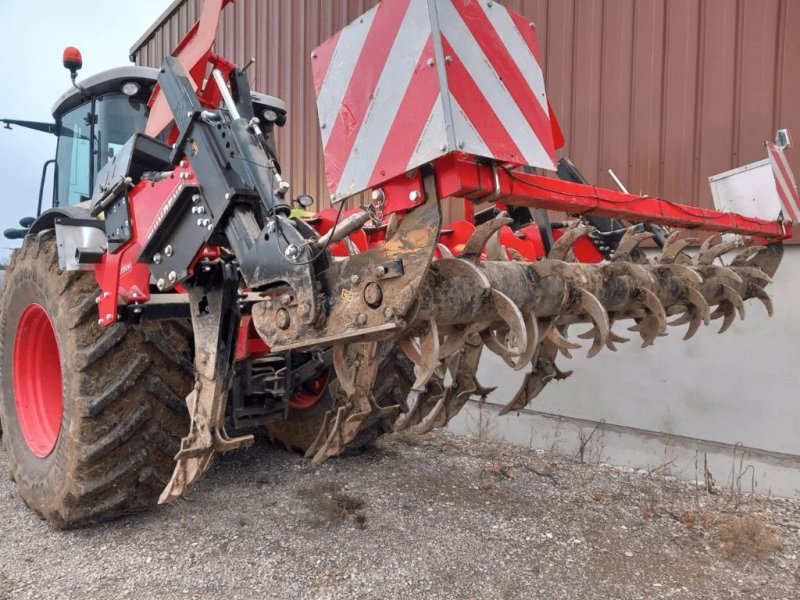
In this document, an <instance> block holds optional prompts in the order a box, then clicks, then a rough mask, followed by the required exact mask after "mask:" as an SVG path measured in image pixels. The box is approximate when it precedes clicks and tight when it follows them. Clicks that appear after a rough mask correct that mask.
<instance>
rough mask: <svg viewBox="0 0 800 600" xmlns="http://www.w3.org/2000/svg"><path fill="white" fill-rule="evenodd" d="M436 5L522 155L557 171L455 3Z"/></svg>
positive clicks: (463, 58) (449, 38)
mask: <svg viewBox="0 0 800 600" xmlns="http://www.w3.org/2000/svg"><path fill="white" fill-rule="evenodd" d="M436 6H437V7H438V10H439V14H440V16H441V23H442V31H443V33H444V34H445V36H446V37H447V41H448V42H450V45H451V46H452V47H453V50H454V51H455V53H456V54H457V55H458V57H459V59H461V61H462V62H463V63H464V66H465V67H466V69H467V71H469V74H470V75H471V76H472V79H473V80H475V83H476V84H477V86H478V87H479V88H480V90H481V92H482V93H483V95H484V96H485V97H486V99H487V100H488V101H489V104H490V105H491V106H492V108H493V109H494V111H495V113H496V114H497V117H498V118H499V119H500V121H501V123H503V126H504V127H505V129H506V131H507V132H508V134H509V135H510V136H511V138H512V139H513V140H514V143H515V144H516V145H517V147H518V148H519V149H520V151H521V152H522V154H523V156H522V157H521V158H522V159H523V160H524V161H525V162H526V163H527V164H528V165H530V166H532V167H541V168H545V169H550V170H555V165H554V164H553V161H552V160H551V159H550V157H549V156H548V154H547V151H546V150H545V149H544V146H543V145H542V142H541V140H539V137H538V136H537V135H536V133H535V132H534V131H533V129H532V128H531V126H530V123H528V121H527V119H526V118H525V115H524V114H522V111H521V110H520V108H519V106H517V103H516V102H515V101H514V98H513V96H512V95H511V93H510V92H509V91H508V88H506V86H505V84H504V83H503V82H502V81H501V79H500V77H499V76H498V75H497V73H496V72H495V70H494V69H493V68H492V65H491V63H490V62H489V59H488V58H487V57H486V55H485V54H484V52H483V50H482V49H481V48H480V46H479V45H478V42H477V41H476V40H475V37H474V36H473V35H472V32H471V31H470V30H469V28H468V27H467V26H466V24H465V23H464V21H463V20H462V18H461V15H460V14H458V11H456V9H455V8H454V7H453V5H452V4H451V0H438V2H437V4H436ZM457 135H458V134H457Z"/></svg>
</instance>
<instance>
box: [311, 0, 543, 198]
mask: <svg viewBox="0 0 800 600" xmlns="http://www.w3.org/2000/svg"><path fill="white" fill-rule="evenodd" d="M312 62H313V73H314V85H315V88H316V92H317V107H318V113H319V121H320V131H321V133H322V144H323V148H324V154H325V169H326V175H327V180H328V186H329V189H330V192H331V196H332V198H333V200H334V201H338V200H341V199H344V198H347V197H349V196H352V195H353V194H357V193H359V192H361V191H363V190H366V189H369V188H371V187H374V186H375V185H377V184H379V183H381V182H383V181H386V180H387V179H390V178H392V177H394V176H397V175H400V174H402V173H405V172H407V171H409V170H411V169H413V168H416V167H418V166H420V165H423V164H425V163H427V162H430V161H432V160H434V159H436V158H439V157H441V156H444V155H446V154H450V153H451V152H467V153H470V154H474V155H476V156H483V157H487V158H494V159H497V160H501V161H505V162H510V163H515V164H524V165H530V166H534V167H540V168H544V169H551V170H554V169H555V143H554V140H553V137H554V133H553V131H554V126H553V123H552V122H551V116H550V112H549V110H548V103H547V95H546V93H545V87H544V77H543V74H542V67H541V56H540V53H539V45H538V42H537V39H536V30H535V26H534V24H533V23H532V22H531V21H530V19H526V18H524V17H522V16H521V15H519V14H517V13H514V12H512V11H509V10H507V9H506V8H505V7H503V6H502V5H501V4H498V3H497V2H490V1H488V0H383V1H382V2H381V3H380V4H379V5H378V6H376V7H375V8H374V9H372V10H371V11H369V12H368V13H366V14H364V15H363V16H362V17H360V18H359V19H358V20H356V21H355V22H354V23H352V24H351V25H349V26H348V27H346V28H345V29H344V30H342V31H341V32H340V33H338V34H337V35H336V36H335V37H333V38H331V39H330V40H328V41H327V42H325V43H324V44H323V45H322V46H320V47H319V48H317V50H315V51H314V53H313V54H312Z"/></svg>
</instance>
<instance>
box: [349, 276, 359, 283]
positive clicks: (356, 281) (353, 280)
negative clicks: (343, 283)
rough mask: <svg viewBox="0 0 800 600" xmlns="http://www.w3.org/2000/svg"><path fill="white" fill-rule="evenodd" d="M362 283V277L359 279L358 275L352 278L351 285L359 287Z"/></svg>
mask: <svg viewBox="0 0 800 600" xmlns="http://www.w3.org/2000/svg"><path fill="white" fill-rule="evenodd" d="M360 282H361V277H359V276H358V275H352V276H351V277H350V283H352V284H353V285H358V284H359V283H360Z"/></svg>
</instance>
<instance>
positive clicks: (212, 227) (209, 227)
mask: <svg viewBox="0 0 800 600" xmlns="http://www.w3.org/2000/svg"><path fill="white" fill-rule="evenodd" d="M206 229H208V230H209V231H214V226H213V225H209V226H208V227H206Z"/></svg>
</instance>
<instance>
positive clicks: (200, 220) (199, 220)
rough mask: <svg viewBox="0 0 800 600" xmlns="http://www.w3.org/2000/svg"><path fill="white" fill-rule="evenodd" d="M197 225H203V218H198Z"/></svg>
mask: <svg viewBox="0 0 800 600" xmlns="http://www.w3.org/2000/svg"><path fill="white" fill-rule="evenodd" d="M197 226H198V227H202V226H203V219H197Z"/></svg>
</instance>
